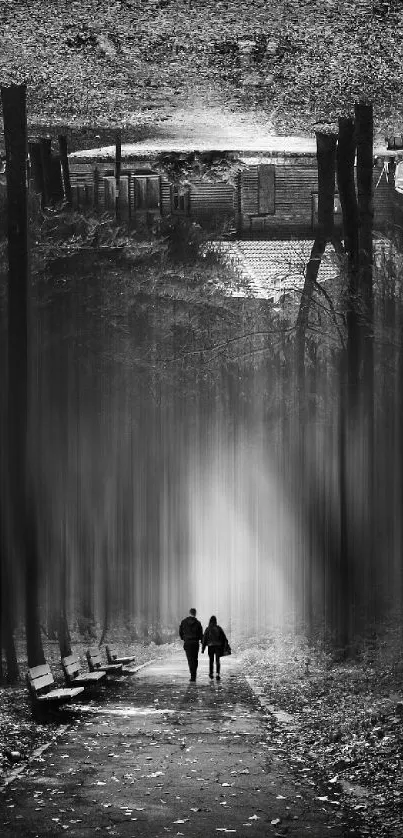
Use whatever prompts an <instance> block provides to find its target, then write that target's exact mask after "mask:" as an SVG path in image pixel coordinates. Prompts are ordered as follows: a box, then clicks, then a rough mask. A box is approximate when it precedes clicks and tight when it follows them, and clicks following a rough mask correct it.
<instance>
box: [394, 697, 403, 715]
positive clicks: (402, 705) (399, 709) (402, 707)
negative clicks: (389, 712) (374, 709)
mask: <svg viewBox="0 0 403 838" xmlns="http://www.w3.org/2000/svg"><path fill="white" fill-rule="evenodd" d="M395 713H396V716H403V701H398V702H397V704H396V707H395Z"/></svg>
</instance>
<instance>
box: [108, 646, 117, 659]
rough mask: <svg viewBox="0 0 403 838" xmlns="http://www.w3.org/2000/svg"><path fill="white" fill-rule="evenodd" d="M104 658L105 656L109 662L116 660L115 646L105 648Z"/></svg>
mask: <svg viewBox="0 0 403 838" xmlns="http://www.w3.org/2000/svg"><path fill="white" fill-rule="evenodd" d="M106 656H107V658H108V660H109V661H114V660H115V658H117V656H118V653H117V649H116V648H115V646H107V647H106Z"/></svg>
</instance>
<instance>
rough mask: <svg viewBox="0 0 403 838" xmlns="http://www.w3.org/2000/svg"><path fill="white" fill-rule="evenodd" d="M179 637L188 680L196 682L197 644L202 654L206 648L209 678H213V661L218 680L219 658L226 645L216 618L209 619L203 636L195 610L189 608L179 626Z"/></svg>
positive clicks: (223, 634)
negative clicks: (186, 615)
mask: <svg viewBox="0 0 403 838" xmlns="http://www.w3.org/2000/svg"><path fill="white" fill-rule="evenodd" d="M179 637H180V638H181V640H183V648H184V650H185V652H186V657H187V660H188V664H189V671H190V680H191V681H196V675H197V667H198V664H199V643H200V641H201V642H202V652H204V650H205V648H206V646H207V648H208V655H209V663H210V667H209V677H210V678H213V677H214V660H215V663H216V678H217V681H219V680H220V657H221V655H222V654H223V652H224V646H225V644H226V643H228V641H227V638H226V636H225V633H224V631H223V629H222V628H221V626H219V625H218V624H217V617H214V615H213V616H212V617H210V622H209V624H208V626H207V628H206V631H205V632H204V634H203V628H202V625H201V623H200V622H199V620H198V619H197V617H196V609H195V608H191V609H190V611H189V616H188V617H185V619H184V620H182V622H181V624H180V626H179Z"/></svg>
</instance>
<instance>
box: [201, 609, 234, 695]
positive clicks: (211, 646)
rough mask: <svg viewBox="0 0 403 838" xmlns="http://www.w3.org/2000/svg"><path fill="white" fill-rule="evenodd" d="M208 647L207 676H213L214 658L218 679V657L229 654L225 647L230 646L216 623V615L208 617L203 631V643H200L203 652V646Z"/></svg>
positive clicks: (219, 667)
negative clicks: (208, 664)
mask: <svg viewBox="0 0 403 838" xmlns="http://www.w3.org/2000/svg"><path fill="white" fill-rule="evenodd" d="M206 646H207V648H208V656H209V659H210V660H209V663H210V667H209V678H214V659H215V665H216V680H217V681H220V680H221V676H220V671H221V665H220V658H221V656H222V655H224V654H230V652H228V651H227V649H229V648H230V646H229V643H228V640H227V638H226V636H225V632H224V630H223V629H222V628H221V626H219V625H218V624H217V617H215V616H214V615H213V616H212V617H210V621H209V624H208V626H207V628H206V631H205V632H204V636H203V643H202V652H204V650H205V648H206Z"/></svg>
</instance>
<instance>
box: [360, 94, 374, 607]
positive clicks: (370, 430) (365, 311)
mask: <svg viewBox="0 0 403 838" xmlns="http://www.w3.org/2000/svg"><path fill="white" fill-rule="evenodd" d="M355 123H356V137H357V194H358V220H359V226H358V247H359V284H360V295H361V300H362V326H361V332H362V373H363V375H362V380H363V389H362V393H363V396H362V406H361V416H362V433H363V441H364V457H365V467H366V472H367V474H366V478H367V479H366V488H367V498H366V512H367V514H366V516H365V530H366V532H367V538H368V541H367V549H366V554H367V564H368V577H367V578H368V586H369V590H368V593H367V595H368V597H369V599H368V602H367V606H368V607H369V616H370V618H371V619H375V620H376V618H377V611H378V602H377V599H378V597H377V584H376V563H375V546H376V545H375V541H374V536H375V529H376V528H375V516H376V509H375V503H374V446H375V438H374V323H373V320H374V313H373V308H374V303H373V219H374V205H373V160H374V148H373V144H374V143H373V140H374V136H373V135H374V120H373V108H372V105H361V104H358V105H356V106H355ZM364 486H365V484H364ZM364 486H363V489H364Z"/></svg>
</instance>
